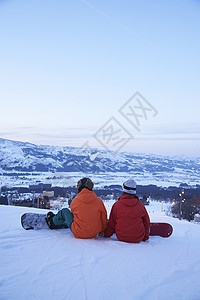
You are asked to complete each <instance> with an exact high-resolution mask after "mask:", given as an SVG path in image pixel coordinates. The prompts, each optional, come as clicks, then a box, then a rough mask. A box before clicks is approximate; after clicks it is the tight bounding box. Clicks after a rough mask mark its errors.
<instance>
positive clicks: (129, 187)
mask: <svg viewBox="0 0 200 300" xmlns="http://www.w3.org/2000/svg"><path fill="white" fill-rule="evenodd" d="M123 192H125V193H127V194H133V195H134V194H136V182H135V180H133V179H129V180H127V181H126V182H124V183H123Z"/></svg>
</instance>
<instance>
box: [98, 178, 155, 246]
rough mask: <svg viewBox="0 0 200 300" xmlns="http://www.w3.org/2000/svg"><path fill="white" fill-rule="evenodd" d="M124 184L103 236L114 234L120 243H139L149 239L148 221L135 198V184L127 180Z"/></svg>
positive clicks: (142, 205)
mask: <svg viewBox="0 0 200 300" xmlns="http://www.w3.org/2000/svg"><path fill="white" fill-rule="evenodd" d="M125 184H126V185H125ZM125 184H124V187H123V191H124V192H123V194H122V196H121V197H120V198H119V200H118V201H117V202H116V203H115V204H114V205H113V207H112V210H111V213H110V218H109V222H108V225H107V228H106V231H105V233H104V236H105V237H110V236H111V235H112V234H113V233H114V232H115V233H116V236H117V238H118V239H119V240H120V241H123V242H129V243H139V242H140V241H145V240H147V239H148V238H149V227H150V219H149V216H148V213H147V211H146V208H145V206H144V204H143V203H142V202H141V201H140V200H139V199H138V197H137V196H136V184H135V182H134V181H133V180H129V181H127V182H126V183H125ZM132 186H133V187H132Z"/></svg>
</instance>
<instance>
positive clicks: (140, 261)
mask: <svg viewBox="0 0 200 300" xmlns="http://www.w3.org/2000/svg"><path fill="white" fill-rule="evenodd" d="M105 205H106V207H107V210H108V212H110V209H111V206H112V203H111V202H106V203H105ZM147 210H148V211H149V213H150V218H151V221H152V222H155V221H158V222H169V223H170V224H172V226H173V227H174V233H173V235H172V236H171V237H169V238H166V239H164V238H161V237H150V240H149V241H147V242H141V243H140V244H128V243H123V242H119V241H117V239H116V237H115V236H113V237H111V238H110V239H105V238H102V237H96V238H94V239H90V240H80V239H75V238H74V237H73V235H72V233H71V231H70V230H69V229H62V230H48V229H46V230H40V231H32V230H29V231H25V230H24V229H23V228H22V227H21V225H20V216H21V215H22V214H23V213H24V212H40V213H45V212H46V211H45V210H41V209H35V208H25V207H13V206H0V239H1V243H0V258H1V259H0V299H1V300H12V299H15V300H16V299H17V300H18V299H20V300H23V299H43V300H45V299H48V300H51V299H52V300H54V299H63V300H66V299H70V300H73V299H76V300H79V299H80V300H84V299H88V300H96V299H99V300H100V299H105V300H107V299H109V300H110V299H116V300H117V299H120V300H121V299H123V300H129V299H131V300H132V299H141V300H143V299H144V300H147V299H148V300H152V299H153V300H154V299H162V300H165V299H166V300H169V299H171V300H173V299H176V300H177V299H187V300H199V299H200V224H193V223H189V222H187V221H183V220H181V221H180V220H178V219H174V218H172V217H169V216H167V215H166V214H165V211H164V210H166V207H165V204H164V203H158V202H151V205H150V206H147Z"/></svg>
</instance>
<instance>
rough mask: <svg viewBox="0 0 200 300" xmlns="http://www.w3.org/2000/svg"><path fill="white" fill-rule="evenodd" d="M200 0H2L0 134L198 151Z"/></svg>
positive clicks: (37, 139)
mask: <svg viewBox="0 0 200 300" xmlns="http://www.w3.org/2000/svg"><path fill="white" fill-rule="evenodd" d="M199 14H200V1H197V0H169V1H159V0H153V1H149V0H141V1H135V0H124V1H122V0H117V1H116V0H115V1H114V0H107V1H106V0H101V1H98V0H88V1H85V0H73V1H69V0H57V1H55V0H43V1H39V0H34V1H33V0H29V1H26V0H15V1H14V0H0V100H1V117H0V137H1V138H5V139H11V140H18V141H27V142H32V143H35V144H49V145H60V146H77V147H85V145H86V147H96V148H99V149H107V150H113V151H128V152H141V153H156V154H165V155H180V154H183V155H189V156H199V155H200V122H199V119H200V118H199V115H200V104H199V99H200V89H199V78H200V59H199V53H200V39H199V36H200V18H199Z"/></svg>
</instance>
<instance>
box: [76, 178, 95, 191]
mask: <svg viewBox="0 0 200 300" xmlns="http://www.w3.org/2000/svg"><path fill="white" fill-rule="evenodd" d="M93 186H94V184H93V182H92V180H91V179H90V178H82V179H80V180H79V181H78V183H77V190H78V193H80V191H82V189H84V188H86V189H88V190H90V191H92V189H93Z"/></svg>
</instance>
